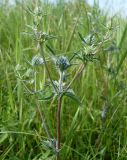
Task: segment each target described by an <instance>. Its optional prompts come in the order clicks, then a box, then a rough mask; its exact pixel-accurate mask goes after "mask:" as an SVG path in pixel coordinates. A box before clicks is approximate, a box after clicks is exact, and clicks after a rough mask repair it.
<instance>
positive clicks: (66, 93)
mask: <svg viewBox="0 0 127 160" xmlns="http://www.w3.org/2000/svg"><path fill="white" fill-rule="evenodd" d="M63 96H67V97H70V98H71V99H73V100H74V101H76V102H77V103H78V104H79V105H81V102H80V100H79V98H78V97H77V96H76V95H75V93H74V91H73V90H72V89H68V90H67V91H66V92H64V94H63Z"/></svg>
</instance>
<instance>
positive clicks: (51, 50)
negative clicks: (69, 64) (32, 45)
mask: <svg viewBox="0 0 127 160" xmlns="http://www.w3.org/2000/svg"><path fill="white" fill-rule="evenodd" d="M46 47H47V48H48V49H49V51H50V52H51V53H52V54H53V56H55V52H54V50H53V49H52V48H51V47H50V46H48V45H46Z"/></svg>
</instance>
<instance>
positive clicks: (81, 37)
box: [78, 32, 87, 44]
mask: <svg viewBox="0 0 127 160" xmlns="http://www.w3.org/2000/svg"><path fill="white" fill-rule="evenodd" d="M78 34H79V37H80V39H81V40H82V41H83V42H84V43H85V44H87V43H86V41H85V40H84V38H83V36H82V35H81V33H80V32H78Z"/></svg>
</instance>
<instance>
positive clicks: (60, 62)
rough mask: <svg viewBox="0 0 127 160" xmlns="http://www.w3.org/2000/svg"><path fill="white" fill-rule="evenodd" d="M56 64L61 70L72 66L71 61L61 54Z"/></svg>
mask: <svg viewBox="0 0 127 160" xmlns="http://www.w3.org/2000/svg"><path fill="white" fill-rule="evenodd" d="M56 66H57V67H58V69H59V70H60V71H61V72H63V71H65V70H66V69H67V68H68V67H69V66H70V63H69V60H68V59H67V58H66V57H65V56H60V57H58V58H57V60H56Z"/></svg>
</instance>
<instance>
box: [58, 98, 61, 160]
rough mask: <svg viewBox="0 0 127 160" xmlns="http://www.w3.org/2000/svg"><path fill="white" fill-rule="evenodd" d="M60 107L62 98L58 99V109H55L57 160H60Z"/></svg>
mask: <svg viewBox="0 0 127 160" xmlns="http://www.w3.org/2000/svg"><path fill="white" fill-rule="evenodd" d="M61 106H62V97H61V96H59V97H58V108H57V150H58V153H57V160H60V154H59V151H60V140H61V131H60V113H61Z"/></svg>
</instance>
